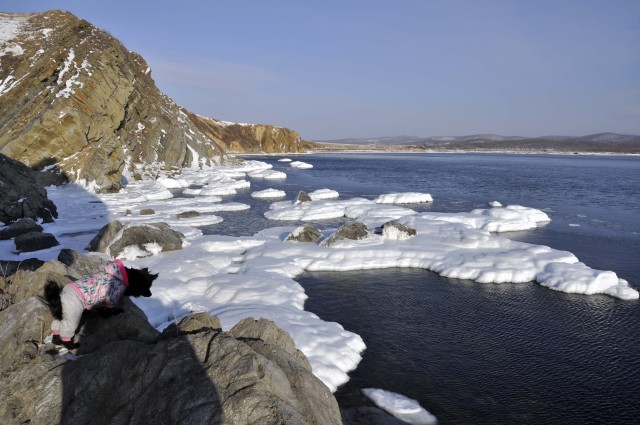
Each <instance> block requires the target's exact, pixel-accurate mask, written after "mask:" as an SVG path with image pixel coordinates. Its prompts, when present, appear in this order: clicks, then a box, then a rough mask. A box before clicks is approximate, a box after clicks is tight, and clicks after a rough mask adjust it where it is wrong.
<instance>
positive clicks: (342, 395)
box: [209, 154, 640, 424]
mask: <svg viewBox="0 0 640 425" xmlns="http://www.w3.org/2000/svg"><path fill="white" fill-rule="evenodd" d="M251 159H259V160H263V161H265V162H270V163H273V164H274V167H275V168H276V169H281V170H283V171H285V172H287V174H288V178H287V179H286V180H285V181H282V182H274V181H257V180H252V188H251V189H247V190H245V191H243V192H241V193H239V194H238V195H236V196H235V197H234V198H233V199H232V200H234V201H239V202H247V203H250V204H251V205H252V209H251V210H250V211H248V212H246V213H245V214H240V213H229V214H228V215H225V216H224V218H225V220H226V221H225V222H224V223H222V224H221V225H219V227H217V228H216V227H212V228H211V229H209V232H211V233H217V232H219V233H223V234H237V235H241V234H252V233H253V232H255V231H257V230H260V229H261V228H264V227H268V226H273V225H279V224H281V223H278V222H273V221H269V220H266V219H264V218H263V217H261V214H262V213H263V212H264V211H265V210H266V209H267V208H268V202H265V201H256V200H253V199H252V198H250V197H249V196H248V195H249V193H250V192H252V191H254V190H261V189H263V188H266V187H274V188H278V189H283V190H285V191H287V195H288V199H291V198H292V197H294V196H295V194H296V193H297V191H298V190H306V191H311V190H314V189H319V188H325V187H326V188H330V189H334V190H337V191H339V192H340V193H341V197H342V198H348V197H353V196H364V197H368V198H373V197H375V196H378V195H379V194H381V193H388V192H398V191H419V192H427V193H431V194H432V195H433V197H434V202H433V204H430V205H428V206H425V205H420V206H418V205H416V206H414V207H416V209H418V210H432V211H445V212H458V211H469V210H470V209H472V208H478V207H486V205H487V202H490V201H493V200H498V201H500V202H501V203H503V204H504V205H506V204H511V203H515V204H520V205H525V206H529V207H535V208H539V209H543V210H545V211H546V212H547V213H548V214H549V216H550V217H551V219H552V222H551V223H549V224H548V225H546V226H544V227H542V228H539V229H536V230H533V231H528V232H514V233H511V234H508V236H509V237H511V238H514V239H518V240H522V241H526V242H531V243H538V244H545V245H549V246H551V247H554V248H558V249H566V250H569V251H571V252H573V253H574V254H576V255H577V256H578V258H579V259H580V260H581V261H584V262H585V263H586V264H587V265H589V266H591V267H593V268H598V269H605V270H613V271H615V272H616V273H618V275H619V276H620V277H622V278H625V279H627V280H629V281H630V282H631V284H632V286H634V287H636V288H639V287H640V265H639V264H638V259H639V258H640V219H639V218H638V217H640V158H635V157H592V156H588V157H587V156H551V155H540V156H538V155H491V154H481V155H478V154H452V155H445V154H440V155H418V154H409V155H404V154H392V155H388V154H380V155H376V154H368V155H355V154H326V155H309V156H304V157H302V158H301V159H302V160H303V161H306V162H309V163H311V164H313V165H314V168H313V169H311V170H295V169H290V168H289V167H288V165H287V164H283V163H279V162H277V161H276V160H277V158H274V157H261V158H251ZM221 215H222V214H221ZM339 223H340V220H333V221H331V222H319V223H317V225H319V226H320V227H322V228H328V227H335V226H336V225H338V224H339ZM289 224H290V223H286V225H289ZM299 282H300V283H301V284H302V285H303V286H304V287H305V290H306V292H307V294H308V295H309V300H308V301H307V303H306V305H305V308H306V309H307V310H310V311H313V312H314V313H316V314H318V315H319V316H320V317H322V318H323V319H325V320H330V321H337V322H339V323H341V324H342V325H343V326H344V327H345V328H346V329H348V330H350V331H353V332H356V333H358V334H360V335H361V336H362V337H363V339H364V340H365V343H366V344H367V347H368V348H367V350H366V351H365V352H364V354H363V361H362V362H361V364H360V365H359V366H358V368H357V369H356V370H355V371H353V372H352V373H351V379H350V381H349V382H348V383H347V384H346V385H345V386H344V387H343V388H341V389H340V390H339V391H338V392H337V393H336V396H337V397H338V400H339V401H340V403H341V405H343V406H352V405H361V404H366V403H367V401H366V400H365V399H364V398H363V397H362V396H361V394H360V389H361V388H366V387H377V388H383V389H387V390H390V391H394V392H398V393H401V394H404V395H406V396H408V397H411V398H414V399H417V400H418V401H419V402H420V403H421V404H422V405H423V406H424V407H425V408H427V409H428V410H429V411H431V412H432V413H434V414H435V415H436V416H437V417H438V418H439V420H440V423H442V424H513V423H530V424H541V423H544V424H546V423H572V424H573V423H575V424H586V423H594V424H601V423H611V424H637V423H639V422H640V419H639V418H640V372H638V371H639V370H640V332H639V331H638V325H640V303H639V302H637V301H631V302H629V301H620V300H616V299H613V298H611V297H607V296H580V295H570V294H563V293H559V292H555V291H551V290H549V289H545V288H542V287H540V286H538V285H536V284H533V283H527V284H501V285H496V284H478V283H475V282H470V281H465V280H455V279H446V278H442V277H440V276H438V275H436V274H434V273H431V272H428V271H423V270H407V269H388V270H375V271H371V272H367V271H364V272H362V271H360V272H349V273H344V272H340V273H313V274H312V273H307V274H305V275H304V276H301V277H300V278H299Z"/></svg>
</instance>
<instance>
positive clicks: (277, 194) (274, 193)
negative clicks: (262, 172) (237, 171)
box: [251, 188, 287, 199]
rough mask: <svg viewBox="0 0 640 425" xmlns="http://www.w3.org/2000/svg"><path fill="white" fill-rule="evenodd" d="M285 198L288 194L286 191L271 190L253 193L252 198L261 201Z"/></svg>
mask: <svg viewBox="0 0 640 425" xmlns="http://www.w3.org/2000/svg"><path fill="white" fill-rule="evenodd" d="M285 196H287V193H286V192H285V191H284V190H280V189H271V188H269V189H265V190H260V191H257V192H252V193H251V197H252V198H261V199H269V198H283V197H285Z"/></svg>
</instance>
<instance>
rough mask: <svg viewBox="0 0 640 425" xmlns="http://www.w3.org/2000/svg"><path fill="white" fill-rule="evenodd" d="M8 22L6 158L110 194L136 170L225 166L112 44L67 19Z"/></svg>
mask: <svg viewBox="0 0 640 425" xmlns="http://www.w3.org/2000/svg"><path fill="white" fill-rule="evenodd" d="M2 18H3V19H4V20H12V21H13V28H14V34H13V37H11V38H10V39H9V40H6V41H5V46H3V47H4V49H0V51H2V53H4V54H3V55H2V56H0V64H1V67H0V87H1V88H0V110H2V111H3V114H2V116H0V128H1V129H2V130H0V150H1V152H2V153H4V154H6V155H7V156H10V157H12V158H14V159H18V160H20V161H22V162H24V163H25V164H27V165H29V166H31V167H35V168H36V169H42V168H47V169H51V168H54V167H55V168H56V169H58V170H59V171H60V172H62V173H65V174H66V175H67V176H68V177H69V178H70V179H72V180H83V181H84V182H86V183H87V184H88V185H90V186H92V187H93V188H95V189H97V190H102V191H113V190H117V189H119V188H120V186H121V181H120V177H121V174H122V172H123V171H124V170H125V168H127V167H128V166H130V165H131V164H133V163H151V162H164V163H166V164H169V165H177V166H180V167H183V166H190V165H199V164H203V165H205V164H212V163H215V162H217V161H219V159H220V157H221V155H222V153H223V152H222V149H221V148H220V147H219V146H217V145H216V144H215V143H214V142H213V141H211V140H210V139H208V138H207V137H206V136H204V135H203V134H202V133H201V132H200V131H199V130H198V129H197V127H196V126H195V125H193V123H192V122H191V121H190V120H189V118H188V117H187V115H186V113H185V112H184V111H183V110H182V108H181V107H179V106H178V105H176V104H175V103H174V102H173V101H172V100H171V99H169V98H168V97H166V96H165V95H163V94H162V93H161V92H160V91H159V90H158V89H157V88H156V86H155V83H154V81H153V79H152V78H151V73H150V70H149V67H148V65H147V64H146V62H145V61H144V59H142V57H140V56H139V55H137V54H136V53H133V52H131V51H129V50H127V49H126V48H125V47H124V46H123V45H122V44H120V42H118V40H116V39H115V38H113V37H112V36H111V35H109V34H107V33H106V32H104V31H101V30H99V29H97V28H96V27H94V26H93V25H91V24H90V23H88V22H87V21H84V20H81V19H78V18H76V17H75V16H74V15H72V14H70V13H67V12H61V11H50V12H45V13H41V14H30V15H9V14H2ZM7 46H14V48H13V49H11V50H8V48H7Z"/></svg>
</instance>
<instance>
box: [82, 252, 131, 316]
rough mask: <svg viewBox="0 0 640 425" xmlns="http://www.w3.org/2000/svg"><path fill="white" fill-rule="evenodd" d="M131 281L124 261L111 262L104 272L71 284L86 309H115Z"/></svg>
mask: <svg viewBox="0 0 640 425" xmlns="http://www.w3.org/2000/svg"><path fill="white" fill-rule="evenodd" d="M128 284H129V280H128V277H127V271H126V270H125V268H124V265H123V264H122V261H120V260H115V261H109V262H108V263H107V264H106V265H105V266H104V271H102V272H98V273H95V274H92V275H89V276H85V277H83V278H82V279H79V280H76V281H75V282H72V283H70V284H69V285H71V287H72V288H73V289H74V291H76V293H77V294H78V295H79V296H80V298H81V299H82V301H83V303H84V308H85V309H87V310H91V309H92V308H95V307H101V306H107V307H114V306H115V305H116V304H118V301H120V298H122V294H124V291H125V289H127V285H128Z"/></svg>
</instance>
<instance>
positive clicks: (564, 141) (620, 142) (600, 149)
mask: <svg viewBox="0 0 640 425" xmlns="http://www.w3.org/2000/svg"><path fill="white" fill-rule="evenodd" d="M315 142H316V143H320V144H324V145H325V149H328V150H330V149H331V147H332V146H333V147H334V148H335V149H338V146H340V148H339V149H348V148H349V146H351V147H357V148H364V147H367V148H369V149H373V148H375V147H380V148H384V147H389V148H395V149H398V148H400V147H407V148H412V149H413V150H415V149H418V150H440V151H443V150H456V151H506V152H580V153H624V154H640V136H636V135H629V134H618V133H597V134H590V135H586V136H579V137H575V136H543V137H522V136H500V135H496V134H472V135H468V136H434V137H416V136H396V137H372V138H360V139H358V138H351V139H337V140H316V141H315Z"/></svg>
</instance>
